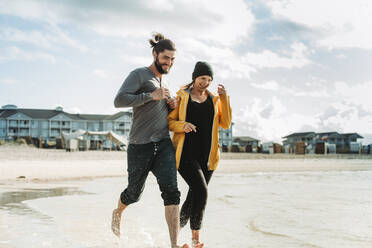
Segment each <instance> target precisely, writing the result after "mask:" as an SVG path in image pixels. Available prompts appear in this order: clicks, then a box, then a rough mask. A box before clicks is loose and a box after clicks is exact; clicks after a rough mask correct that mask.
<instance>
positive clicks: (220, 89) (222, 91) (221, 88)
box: [217, 84, 226, 95]
mask: <svg viewBox="0 0 372 248" xmlns="http://www.w3.org/2000/svg"><path fill="white" fill-rule="evenodd" d="M217 93H218V95H224V94H226V89H225V86H223V85H222V84H218V86H217Z"/></svg>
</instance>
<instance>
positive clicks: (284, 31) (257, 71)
mask: <svg viewBox="0 0 372 248" xmlns="http://www.w3.org/2000/svg"><path fill="white" fill-rule="evenodd" d="M371 14H372V2H371V1H369V0H354V1H349V0H322V1H320V0H313V1H308V0H296V1H294V0H293V1H291V0H265V1H263V0H262V1H260V0H252V1H250V0H246V1H244V0H230V1H228V2H226V1H216V0H198V1H196V0H177V1H176V0H152V1H149V0H137V1H128V0H123V1H113V0H106V1H100V0H90V1H82V0H64V1H52V0H50V1H48V0H43V1H41V0H39V1H36V0H12V1H5V0H0V106H3V105H6V104H15V105H17V106H18V107H19V108H39V109H54V108H56V107H57V106H62V107H63V109H64V111H66V112H69V113H84V114H114V113H116V112H118V111H123V110H124V111H125V110H128V109H116V108H114V106H113V100H114V97H115V95H116V93H117V91H118V89H119V88H120V86H121V84H122V82H123V80H124V79H125V77H126V76H127V75H128V74H129V72H130V71H132V70H133V69H135V68H138V67H143V66H148V65H150V64H151V63H152V55H151V48H150V46H149V43H148V39H149V38H150V37H151V34H152V33H153V32H161V33H163V34H164V35H165V36H166V37H167V38H169V39H171V40H173V41H174V43H175V44H176V47H177V53H176V59H175V64H174V66H173V67H172V69H171V71H170V73H169V74H168V75H167V76H166V77H165V80H166V81H167V83H168V85H169V88H170V90H171V91H172V93H173V94H175V92H176V91H177V90H178V89H179V88H180V87H181V86H182V85H184V84H187V83H189V82H191V74H192V71H193V68H194V65H195V63H196V62H197V61H207V62H209V63H210V64H211V65H212V67H213V70H214V80H213V82H212V85H211V90H212V91H214V92H216V88H217V87H216V85H217V84H219V83H221V84H223V85H224V86H225V87H226V90H227V92H228V94H229V95H230V100H231V106H232V110H233V122H234V125H233V136H251V137H254V138H257V139H260V140H262V141H275V142H281V141H282V140H283V137H284V136H286V135H288V134H291V133H294V132H330V131H335V132H340V133H350V132H357V133H359V134H361V135H362V136H363V137H364V139H363V140H361V141H362V142H363V143H364V144H369V143H372V98H371V92H372V70H371V68H372V32H371V31H370V30H372V15H371Z"/></svg>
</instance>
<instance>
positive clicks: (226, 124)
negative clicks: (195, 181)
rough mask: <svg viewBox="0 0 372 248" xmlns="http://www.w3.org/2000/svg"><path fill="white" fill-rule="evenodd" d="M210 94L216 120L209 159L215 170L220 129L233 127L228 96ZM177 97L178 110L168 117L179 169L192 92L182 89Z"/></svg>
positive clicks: (218, 156) (209, 164)
mask: <svg viewBox="0 0 372 248" xmlns="http://www.w3.org/2000/svg"><path fill="white" fill-rule="evenodd" d="M207 92H208V94H209V95H210V96H211V97H212V101H213V106H214V118H213V127H212V142H211V149H210V153H209V159H208V168H209V170H215V169H216V168H217V166H218V161H219V160H220V150H219V144H218V130H219V127H222V128H223V129H228V128H230V126H231V106H230V98H229V96H228V95H226V94H224V95H215V94H213V93H211V92H209V91H207ZM177 97H178V98H179V99H180V101H179V102H178V106H177V108H175V109H174V110H173V111H172V112H170V113H169V115H168V121H169V130H170V131H172V132H173V137H172V141H173V145H174V147H175V149H176V160H177V169H178V167H179V165H180V160H181V153H182V148H183V143H184V141H185V131H184V129H183V127H184V125H185V124H186V113H187V111H186V110H187V103H188V101H189V97H190V92H189V91H188V90H184V89H181V90H179V91H178V92H177Z"/></svg>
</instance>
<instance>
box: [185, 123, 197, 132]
mask: <svg viewBox="0 0 372 248" xmlns="http://www.w3.org/2000/svg"><path fill="white" fill-rule="evenodd" d="M183 130H185V133H189V132H192V131H194V132H195V133H196V126H194V125H193V124H191V123H188V122H186V124H185V125H184V126H183Z"/></svg>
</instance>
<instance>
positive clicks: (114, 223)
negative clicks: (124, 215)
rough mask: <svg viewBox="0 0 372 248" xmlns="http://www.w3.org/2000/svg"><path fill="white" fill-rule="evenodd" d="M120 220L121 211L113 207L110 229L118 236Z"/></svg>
mask: <svg viewBox="0 0 372 248" xmlns="http://www.w3.org/2000/svg"><path fill="white" fill-rule="evenodd" d="M120 221H121V213H120V212H118V210H117V209H114V211H112V220H111V230H112V232H113V233H114V234H115V235H116V236H118V237H120Z"/></svg>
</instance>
